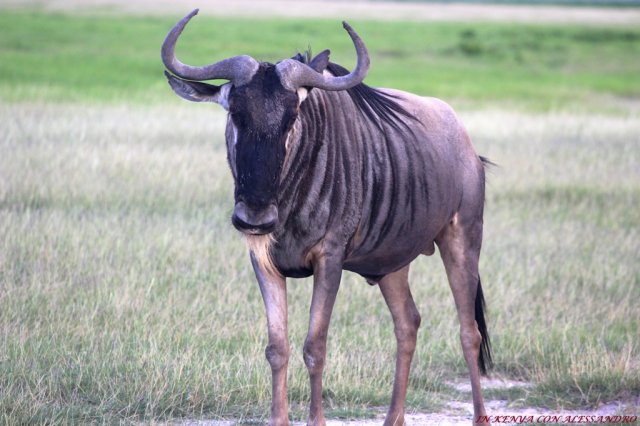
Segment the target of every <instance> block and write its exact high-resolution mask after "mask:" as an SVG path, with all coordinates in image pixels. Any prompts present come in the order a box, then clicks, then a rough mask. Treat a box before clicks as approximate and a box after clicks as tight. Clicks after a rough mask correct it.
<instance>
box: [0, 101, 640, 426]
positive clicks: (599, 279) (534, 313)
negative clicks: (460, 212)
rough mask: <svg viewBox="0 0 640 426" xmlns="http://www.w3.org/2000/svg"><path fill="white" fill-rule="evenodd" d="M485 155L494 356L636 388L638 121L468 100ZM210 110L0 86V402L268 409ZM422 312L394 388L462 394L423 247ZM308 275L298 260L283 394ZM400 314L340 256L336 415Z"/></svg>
mask: <svg viewBox="0 0 640 426" xmlns="http://www.w3.org/2000/svg"><path fill="white" fill-rule="evenodd" d="M464 115H465V120H466V122H467V124H468V127H469V130H470V132H471V133H472V134H473V135H474V137H475V141H476V145H477V147H478V150H479V151H480V152H481V153H482V154H485V155H488V156H489V157H491V158H492V159H493V160H494V161H496V162H497V163H499V164H500V166H499V167H496V168H493V169H491V171H490V173H489V184H488V189H487V193H488V204H487V209H486V219H485V223H486V229H485V235H486V236H485V245H484V253H483V258H482V264H481V272H482V274H483V284H484V285H485V294H486V296H487V299H488V304H489V325H490V331H491V333H492V339H493V343H494V350H495V359H496V374H498V375H502V376H506V377H511V378H519V379H524V380H530V381H532V382H533V383H534V387H533V388H532V389H530V390H527V391H526V392H525V393H524V395H522V394H518V395H516V396H514V395H506V397H510V398H516V399H517V398H520V397H523V398H524V400H522V401H521V403H524V404H541V405H544V406H546V407H550V408H559V407H568V406H594V405H597V404H598V403H599V402H601V401H608V400H613V399H621V400H627V399H628V398H631V397H632V396H634V395H635V396H637V394H638V393H639V392H640V379H639V377H640V341H639V340H638V335H640V334H639V330H638V324H639V323H640V311H639V310H638V306H637V300H639V298H640V266H639V264H638V261H637V260H638V259H637V256H638V252H640V235H639V229H640V214H639V213H638V211H637V206H638V205H639V204H640V170H639V169H638V167H637V165H638V164H639V161H638V160H639V158H638V156H639V155H640V151H639V149H638V147H639V143H640V139H639V136H638V135H640V124H639V121H638V120H637V118H634V117H626V118H615V117H611V116H598V115H572V114H564V115H562V114H561V115H547V114H542V115H530V114H522V113H504V112H500V111H495V112H491V111H488V112H478V113H466V114H464ZM223 124H224V121H223V118H222V115H221V114H220V113H219V112H216V111H215V110H213V109H212V108H208V107H206V106H202V105H200V106H196V105H193V104H186V103H185V104H180V105H179V106H170V105H165V106H153V107H143V106H122V105H120V106H86V105H81V106H73V105H72V106H69V105H67V106H65V105H52V104H24V103H22V104H4V105H2V106H0V128H2V129H3V131H4V136H3V138H2V139H0V152H1V153H2V155H1V156H0V307H1V309H0V423H6V424H26V423H31V424H42V423H70V422H72V423H87V422H92V421H94V422H108V423H110V422H136V421H139V420H144V421H152V420H162V419H170V418H176V417H189V418H198V417H207V418H216V417H234V418H247V417H250V418H262V417H263V416H265V415H266V414H267V412H268V406H269V399H270V395H269V393H270V374H269V368H268V364H267V362H266V361H265V360H264V352H263V350H264V345H265V344H266V325H265V319H264V313H263V309H264V308H263V305H262V301H261V298H260V293H259V290H258V288H257V285H256V284H255V280H254V278H253V276H252V272H251V271H250V267H249V263H248V260H247V256H246V253H245V248H244V246H243V244H242V242H241V238H239V236H238V235H237V233H236V231H234V230H233V229H232V227H231V226H230V224H229V215H230V212H231V208H232V181H231V179H230V176H229V175H230V174H229V172H228V168H227V166H226V160H225V153H224V148H223V140H222V133H223V130H222V129H223ZM411 281H412V291H413V293H414V295H415V299H416V301H417V304H418V306H419V309H420V311H421V313H422V314H423V326H422V328H421V331H420V333H419V345H418V350H417V353H416V358H415V361H414V364H413V372H412V376H411V377H412V378H411V385H410V391H409V399H408V404H409V407H410V408H412V409H422V410H431V409H435V408H437V407H438V406H439V405H440V404H442V403H443V402H444V401H445V400H448V399H451V398H462V399H464V400H467V399H468V395H461V394H459V393H458V392H456V391H455V390H453V388H451V387H450V385H449V384H448V383H449V382H450V381H452V380H455V379H457V378H463V377H465V374H466V373H465V371H466V368H465V367H464V363H463V359H462V356H461V350H460V348H459V342H458V338H457V329H458V325H457V320H456V316H455V311H454V306H453V300H452V297H451V295H450V292H449V290H448V286H447V284H446V279H445V274H444V271H443V267H442V265H441V262H440V261H439V259H438V258H437V255H436V256H434V257H432V258H422V259H420V260H419V261H418V262H416V264H415V266H414V267H413V269H412V273H411ZM310 297H311V286H310V282H309V281H308V280H291V281H290V284H289V314H290V324H291V327H290V336H291V346H292V360H291V365H290V400H291V402H292V406H293V408H294V411H293V415H294V416H303V414H302V413H303V409H302V407H303V406H304V405H305V404H306V402H307V401H308V397H309V395H308V384H307V376H306V369H305V367H304V365H303V363H302V356H301V352H302V350H301V347H302V343H303V341H304V336H305V331H306V330H305V329H306V323H307V317H308V306H309V301H310ZM394 352H395V345H394V338H393V327H392V323H391V318H390V315H389V313H388V312H387V309H386V307H385V306H384V302H383V300H382V298H381V296H380V294H379V291H378V289H377V288H375V287H370V286H368V285H367V284H366V283H365V282H364V280H363V279H361V278H359V277H357V276H354V275H352V274H345V277H344V282H343V285H342V288H341V291H340V294H339V296H338V302H337V306H336V309H335V313H334V317H333V322H332V326H331V330H330V338H329V357H328V363H327V370H326V379H325V381H326V395H325V399H326V404H327V406H328V408H329V414H330V415H338V414H342V415H344V414H345V413H346V414H351V415H354V414H358V415H361V414H363V413H367V409H368V408H367V407H370V406H372V405H373V406H380V405H385V404H387V402H388V399H389V395H390V389H391V380H392V367H393V356H394Z"/></svg>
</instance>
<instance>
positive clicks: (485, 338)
mask: <svg viewBox="0 0 640 426" xmlns="http://www.w3.org/2000/svg"><path fill="white" fill-rule="evenodd" d="M484 311H485V302H484V295H483V294H482V284H481V283H480V278H478V290H477V291H476V323H477V324H478V330H479V331H480V335H481V336H482V344H481V345H480V356H479V357H478V367H480V373H482V374H487V370H488V369H489V368H491V367H492V366H493V361H492V359H491V342H490V340H489V331H488V330H487V322H486V321H485V319H484Z"/></svg>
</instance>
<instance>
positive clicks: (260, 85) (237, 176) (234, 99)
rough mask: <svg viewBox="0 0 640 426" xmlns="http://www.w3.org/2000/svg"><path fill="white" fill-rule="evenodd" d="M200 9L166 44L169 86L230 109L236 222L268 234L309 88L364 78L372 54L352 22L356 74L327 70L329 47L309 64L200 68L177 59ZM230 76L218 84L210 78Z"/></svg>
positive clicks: (241, 62) (230, 63)
mask: <svg viewBox="0 0 640 426" xmlns="http://www.w3.org/2000/svg"><path fill="white" fill-rule="evenodd" d="M197 13H198V9H196V10H194V11H193V12H191V13H190V14H188V15H187V16H185V17H184V18H183V19H182V20H181V21H180V22H178V23H177V24H176V25H175V26H174V27H173V29H172V30H171V31H170V32H169V34H168V35H167V38H166V39H165V41H164V44H163V45H162V61H163V62H164V65H165V66H166V67H167V69H168V70H169V71H171V73H172V74H171V73H169V72H166V71H165V75H166V76H167V78H168V80H169V84H170V85H171V87H172V88H173V90H174V91H175V92H176V93H177V94H178V95H179V96H181V97H183V98H185V99H187V100H190V101H194V102H215V103H218V104H220V105H222V106H223V107H224V108H225V109H226V110H227V111H228V120H227V131H226V139H227V149H228V159H229V165H230V167H231V170H232V173H233V177H234V180H235V208H234V211H233V217H232V222H233V225H234V226H235V227H236V228H237V229H238V230H240V231H242V232H244V233H246V234H267V233H270V232H272V231H273V230H274V229H275V227H276V225H277V223H278V186H279V181H280V174H281V171H282V167H283V163H284V160H285V156H286V141H287V138H288V137H289V133H290V132H291V130H292V128H293V125H294V123H295V120H296V118H297V117H298V112H299V106H300V104H301V102H302V101H303V100H304V99H305V97H306V95H307V92H308V90H310V89H311V88H314V87H316V88H320V89H323V90H346V89H349V88H351V87H353V86H355V85H357V84H359V83H360V82H362V80H363V79H364V77H365V75H366V74H367V71H368V69H369V56H368V53H367V49H366V47H365V45H364V43H363V42H362V40H361V39H360V37H359V36H358V34H356V32H355V31H353V29H352V28H351V27H350V26H349V25H348V24H347V23H346V22H344V23H343V25H344V28H345V29H346V30H347V32H348V33H349V35H350V36H351V39H352V41H353V43H354V45H355V47H356V52H357V57H358V62H357V65H356V68H355V69H354V70H353V71H352V72H351V73H350V74H348V75H345V76H340V77H336V76H333V75H328V74H326V73H323V70H324V69H325V68H326V66H327V64H328V61H329V51H328V50H325V51H324V52H322V53H320V54H319V55H318V56H316V57H315V58H313V59H312V60H311V61H310V62H309V63H308V64H306V63H303V62H301V61H300V60H298V59H295V58H294V59H285V60H283V61H281V62H279V63H277V64H275V65H274V64H270V63H267V62H258V61H256V60H255V59H253V58H252V57H250V56H246V55H242V56H234V57H232V58H227V59H223V60H222V61H219V62H216V63H213V64H210V65H206V66H202V67H194V66H190V65H186V64H183V63H182V62H180V61H179V60H178V59H177V58H176V56H175V45H176V41H177V39H178V37H179V36H180V34H181V33H182V30H183V29H184V27H185V26H186V24H187V23H188V22H189V20H190V19H191V18H192V17H193V16H194V15H196V14H197ZM215 79H224V80H229V83H227V84H224V85H222V86H214V85H211V84H206V83H202V82H201V81H203V80H215Z"/></svg>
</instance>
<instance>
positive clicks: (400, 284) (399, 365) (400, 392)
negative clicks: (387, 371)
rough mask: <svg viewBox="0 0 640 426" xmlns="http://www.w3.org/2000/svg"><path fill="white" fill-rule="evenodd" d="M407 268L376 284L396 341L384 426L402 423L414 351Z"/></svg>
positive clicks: (415, 320)
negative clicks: (389, 395) (393, 370)
mask: <svg viewBox="0 0 640 426" xmlns="http://www.w3.org/2000/svg"><path fill="white" fill-rule="evenodd" d="M408 276H409V265H407V266H405V267H404V268H402V269H400V270H398V271H396V272H393V273H391V274H389V275H386V276H385V277H383V278H382V279H381V280H380V282H379V287H380V291H382V296H383V297H384V300H385V302H386V303H387V306H388V307H389V310H390V311H391V317H392V318H393V326H394V332H395V335H396V340H397V352H396V372H395V377H394V380H393V393H392V396H391V404H390V406H389V411H388V413H387V417H386V419H385V421H384V425H385V426H399V425H403V424H404V408H405V407H404V404H405V399H406V396H407V385H408V381H409V369H410V368H411V359H412V358H413V352H414V351H415V349H416V338H417V333H418V327H420V313H419V312H418V309H417V308H416V304H415V303H414V302H413V297H412V296H411V290H409V279H408Z"/></svg>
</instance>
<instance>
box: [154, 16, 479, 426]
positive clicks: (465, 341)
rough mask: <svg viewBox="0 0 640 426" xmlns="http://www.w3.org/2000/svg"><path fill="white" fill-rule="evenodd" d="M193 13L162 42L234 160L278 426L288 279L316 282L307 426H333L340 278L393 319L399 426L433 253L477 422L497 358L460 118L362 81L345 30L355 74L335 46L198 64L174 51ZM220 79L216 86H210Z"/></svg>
mask: <svg viewBox="0 0 640 426" xmlns="http://www.w3.org/2000/svg"><path fill="white" fill-rule="evenodd" d="M197 13H198V10H197V9H196V10H194V11H193V12H191V13H190V14H188V15H187V16H185V17H184V18H183V19H182V20H181V21H180V22H178V23H177V24H176V25H175V26H174V27H173V29H172V30H171V31H170V32H169V34H168V35H167V37H166V39H165V41H164V44H163V45H162V60H163V62H164V65H165V66H166V68H167V69H168V70H169V71H170V73H169V72H166V71H165V74H166V76H167V78H168V80H169V84H170V85H171V87H172V88H173V90H174V91H175V92H176V93H177V94H178V95H180V96H181V97H183V98H185V99H188V100H190V101H196V102H216V103H218V104H220V105H222V106H223V107H224V108H225V109H226V110H227V111H228V116H227V126H226V132H225V134H226V143H227V151H228V161H229V165H230V168H231V172H232V174H233V178H234V181H235V192H234V196H235V207H234V210H233V216H232V223H233V225H234V226H235V227H236V228H237V229H238V230H239V231H240V232H242V233H243V234H244V235H245V236H246V240H247V243H248V247H249V253H250V258H251V264H252V265H253V269H254V271H255V275H256V277H257V280H258V283H259V286H260V291H261V293H262V297H263V299H264V304H265V307H266V312H267V326H268V335H269V343H268V345H267V347H266V350H265V352H266V358H267V360H268V362H269V364H270V366H271V371H272V405H271V417H270V422H269V423H270V424H272V425H285V424H288V423H289V420H288V406H287V365H288V360H289V341H288V334H287V296H286V278H285V277H294V278H296V277H305V276H310V275H313V277H314V284H313V296H312V300H311V308H310V319H309V331H308V335H307V337H306V339H305V343H304V351H303V352H304V361H305V364H306V366H307V368H308V370H309V376H310V382H311V401H310V409H309V410H310V412H309V418H308V424H312V425H321V424H324V423H325V417H324V414H323V408H322V371H323V367H324V364H325V355H326V342H327V330H328V327H329V320H330V318H331V312H332V309H333V305H334V302H335V299H336V295H337V293H338V288H339V286H340V279H341V275H342V270H348V271H353V272H355V273H357V274H359V275H361V276H362V277H364V278H365V279H366V280H367V281H368V282H369V283H370V284H377V285H378V286H379V287H380V290H381V292H382V296H383V297H384V299H385V301H386V303H387V305H388V307H389V309H390V311H391V315H392V318H393V322H394V330H395V335H396V340H397V354H396V370H395V378H394V384H393V393H392V396H391V404H390V407H389V411H388V413H387V416H386V420H385V425H393V424H403V423H404V410H405V407H404V405H405V397H406V392H407V382H408V377H409V368H410V364H411V359H412V357H413V353H414V350H415V346H416V333H417V330H418V327H419V325H420V314H419V313H418V310H417V309H416V305H415V303H414V301H413V298H412V296H411V291H410V290H409V283H408V275H409V265H410V263H411V262H412V261H413V260H414V259H415V258H416V257H417V256H418V255H420V254H425V255H431V254H433V253H434V251H435V245H437V246H438V248H439V251H440V255H441V257H442V260H443V262H444V265H445V269H446V273H447V277H448V280H449V284H450V287H451V290H452V292H453V296H454V299H455V304H456V308H457V311H458V317H459V320H460V340H461V342H462V349H463V353H464V358H465V360H466V363H467V365H468V368H469V373H470V376H471V387H472V393H473V406H474V416H475V419H476V420H477V419H478V416H484V415H486V413H485V409H484V405H483V399H482V393H481V388H480V373H481V372H482V373H484V372H485V369H486V367H487V366H488V365H489V364H490V362H491V355H490V347H489V336H488V334H487V327H486V324H485V319H484V313H483V311H484V298H483V295H482V288H481V286H480V276H479V273H478V259H479V255H480V246H481V243H482V221H483V218H482V216H483V208H484V163H485V160H484V159H483V158H482V157H479V156H478V155H477V154H476V152H475V151H474V149H473V147H472V145H471V141H470V139H469V136H468V135H467V132H466V130H465V129H464V127H463V125H462V124H461V122H460V121H459V119H458V118H457V116H456V114H455V113H454V112H453V110H452V109H451V108H450V107H449V106H448V105H447V104H446V103H444V102H442V101H440V100H438V99H435V98H423V97H419V96H416V95H413V94H410V93H406V92H402V91H399V90H391V89H374V88H371V87H368V86H366V85H364V84H362V81H363V79H364V77H365V75H366V74H367V71H368V69H369V55H368V52H367V49H366V47H365V45H364V43H363V42H362V40H361V39H360V37H359V36H358V34H356V32H355V31H354V30H353V29H352V28H351V27H350V26H349V25H348V24H347V23H344V28H345V29H346V30H347V32H348V33H349V36H350V37H351V39H352V41H353V43H354V45H355V49H356V53H357V64H356V67H355V69H354V70H353V71H351V72H348V71H347V70H345V69H344V68H342V67H341V66H339V65H337V64H334V63H332V62H329V51H328V50H325V51H323V52H322V53H320V54H319V55H317V56H315V57H313V58H310V57H308V56H309V55H307V57H305V56H303V55H300V54H298V55H297V56H295V57H293V58H290V59H285V60H283V61H280V62H278V63H277V64H271V63H267V62H258V61H256V60H255V59H253V58H252V57H250V56H235V57H232V58H227V59H223V60H221V61H219V62H215V63H213V64H210V65H206V66H201V67H194V66H189V65H185V64H183V63H182V62H180V61H179V60H178V59H177V58H176V55H175V45H176V41H177V39H178V37H179V35H180V34H181V33H182V30H183V29H184V27H185V25H186V24H187V22H189V20H190V19H191V18H192V17H193V16H194V15H195V14H197ZM214 79H224V80H228V83H226V84H223V85H221V86H215V85H211V84H206V83H202V82H201V81H203V80H214Z"/></svg>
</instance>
